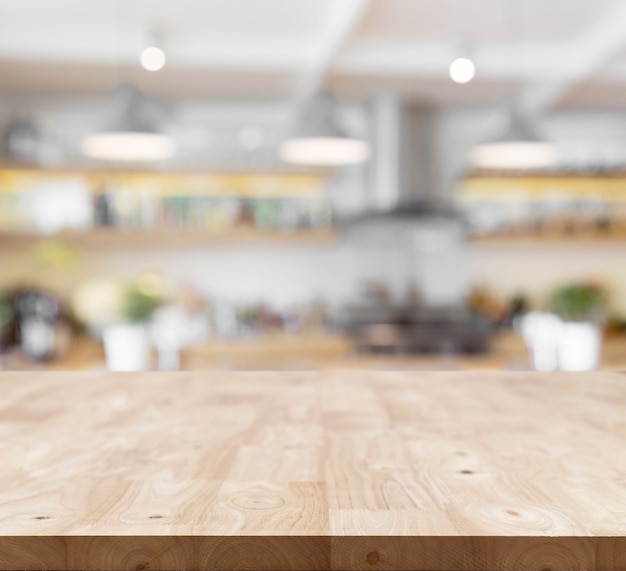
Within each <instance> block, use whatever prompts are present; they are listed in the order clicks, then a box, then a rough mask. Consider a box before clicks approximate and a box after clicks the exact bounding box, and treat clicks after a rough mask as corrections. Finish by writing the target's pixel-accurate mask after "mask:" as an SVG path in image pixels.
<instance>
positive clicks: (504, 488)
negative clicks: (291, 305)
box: [0, 371, 626, 571]
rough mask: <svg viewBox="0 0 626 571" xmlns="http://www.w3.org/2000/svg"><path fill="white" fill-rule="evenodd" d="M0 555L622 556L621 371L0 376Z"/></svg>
mask: <svg viewBox="0 0 626 571" xmlns="http://www.w3.org/2000/svg"><path fill="white" fill-rule="evenodd" d="M0 469H1V472H0V569H21V570H57V571H59V570H64V569H71V570H92V569H103V570H126V569H128V570H131V571H140V570H153V571H158V570H165V571H173V570H182V569H186V570H196V569H197V570H200V569H203V570H204V569H268V570H269V569H273V570H281V569H302V570H306V569H308V570H314V569H338V570H344V569H368V570H378V569H412V570H431V571H435V570H471V571H473V570H483V571H486V570H501V571H508V570H514V571H525V570H529V571H530V570H532V571H535V570H536V571H544V570H550V571H582V570H587V571H591V570H603V571H613V570H615V571H617V570H620V571H623V570H624V569H626V375H620V374H611V373H596V374H554V373H552V374H538V373H514V372H511V373H502V372H499V373H485V372H483V373H480V372H457V373H436V372H431V373H425V372H401V371H398V372H366V371H357V372H354V371H353V372H347V371H346V372H340V371H337V372H332V371H327V372H318V373H309V372H289V373H287V372H284V373H280V372H256V373H243V372H214V373H171V374H170V373H145V374H144V373H142V374H134V373H117V374H114V373H97V372H94V373H85V372H81V373H60V372H58V373H57V372H42V373H32V372H31V373H26V372H24V373H4V374H1V375H0Z"/></svg>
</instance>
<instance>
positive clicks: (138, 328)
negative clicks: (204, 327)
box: [102, 282, 162, 371]
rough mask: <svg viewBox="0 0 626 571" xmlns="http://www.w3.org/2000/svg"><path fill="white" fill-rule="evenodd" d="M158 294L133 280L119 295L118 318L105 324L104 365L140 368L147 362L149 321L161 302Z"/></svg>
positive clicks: (123, 368)
mask: <svg viewBox="0 0 626 571" xmlns="http://www.w3.org/2000/svg"><path fill="white" fill-rule="evenodd" d="M161 303H162V299H161V297H160V296H159V295H158V294H156V293H155V292H153V291H150V290H149V289H148V288H146V287H144V285H143V284H142V283H141V282H132V283H129V284H127V285H126V286H125V287H123V288H122V290H121V294H120V303H119V310H120V321H119V322H116V323H112V324H109V325H107V326H106V327H105V328H104V331H103V334H102V338H103V341H104V350H105V355H106V362H107V368H108V369H109V370H111V371H143V370H146V369H148V367H149V362H150V343H149V337H148V323H149V322H150V320H151V318H152V315H153V313H154V311H155V310H156V309H157V307H159V305H161Z"/></svg>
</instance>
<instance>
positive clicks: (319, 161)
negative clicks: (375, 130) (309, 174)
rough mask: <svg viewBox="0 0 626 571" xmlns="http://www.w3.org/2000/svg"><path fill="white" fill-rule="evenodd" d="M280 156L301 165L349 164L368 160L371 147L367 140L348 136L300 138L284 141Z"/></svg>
mask: <svg viewBox="0 0 626 571" xmlns="http://www.w3.org/2000/svg"><path fill="white" fill-rule="evenodd" d="M280 156H281V159H282V160H283V161H285V162H288V163H293V164H300V165H317V166H324V165H329V166H333V165H348V164H356V163H362V162H364V161H366V160H367V159H368V157H369V156H370V147H369V145H368V144H367V143H366V142H365V141H361V140H360V139H350V138H348V137H312V138H299V139H290V140H288V141H286V142H285V143H283V145H282V146H281V149H280Z"/></svg>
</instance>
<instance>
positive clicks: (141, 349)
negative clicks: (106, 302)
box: [102, 323, 150, 371]
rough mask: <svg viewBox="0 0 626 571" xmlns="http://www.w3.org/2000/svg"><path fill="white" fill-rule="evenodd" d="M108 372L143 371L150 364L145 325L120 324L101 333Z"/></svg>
mask: <svg viewBox="0 0 626 571" xmlns="http://www.w3.org/2000/svg"><path fill="white" fill-rule="evenodd" d="M102 340H103V341H104V353H105V357H106V365H107V369H108V370H109V371H145V370H147V369H148V367H149V364H150V345H149V342H148V330H147V328H146V327H145V325H141V324H135V323H120V324H116V325H109V326H107V327H106V328H105V329H104V331H103V333H102Z"/></svg>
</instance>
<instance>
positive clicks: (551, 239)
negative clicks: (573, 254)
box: [468, 234, 626, 246]
mask: <svg viewBox="0 0 626 571" xmlns="http://www.w3.org/2000/svg"><path fill="white" fill-rule="evenodd" d="M468 242H469V243H470V244H487V245H491V244H493V245H502V246H545V245H554V246H624V245H626V234H616V235H613V236H594V235H589V234H581V235H573V236H562V235H549V234H544V235H541V234H485V235H470V236H469V237H468Z"/></svg>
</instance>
